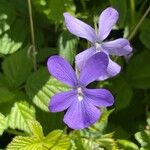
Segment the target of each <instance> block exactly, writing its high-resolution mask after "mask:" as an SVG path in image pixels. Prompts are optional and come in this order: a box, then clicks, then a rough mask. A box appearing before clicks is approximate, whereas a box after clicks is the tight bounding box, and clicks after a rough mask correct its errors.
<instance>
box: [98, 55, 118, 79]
mask: <svg viewBox="0 0 150 150" xmlns="http://www.w3.org/2000/svg"><path fill="white" fill-rule="evenodd" d="M120 71H121V66H120V65H118V64H117V63H116V62H114V61H112V60H111V59H110V58H109V63H108V66H107V72H106V74H104V75H102V76H100V77H99V78H98V80H101V81H102V80H106V79H108V78H111V77H114V76H116V75H117V74H118V73H120Z"/></svg>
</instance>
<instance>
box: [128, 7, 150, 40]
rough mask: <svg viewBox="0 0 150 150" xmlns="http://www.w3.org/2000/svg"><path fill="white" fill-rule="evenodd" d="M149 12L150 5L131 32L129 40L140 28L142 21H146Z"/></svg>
mask: <svg viewBox="0 0 150 150" xmlns="http://www.w3.org/2000/svg"><path fill="white" fill-rule="evenodd" d="M149 12H150V6H149V7H148V9H147V10H146V12H145V13H144V15H143V16H142V18H141V19H140V21H139V23H138V24H137V25H136V26H135V28H134V29H133V31H132V32H131V34H130V36H129V37H128V40H131V39H132V38H133V37H134V36H135V34H136V32H137V30H138V29H139V27H140V25H141V24H142V22H143V21H144V19H145V18H146V16H147V15H148V13H149Z"/></svg>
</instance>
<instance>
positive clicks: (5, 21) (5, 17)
mask: <svg viewBox="0 0 150 150" xmlns="http://www.w3.org/2000/svg"><path fill="white" fill-rule="evenodd" d="M14 19H15V11H14V5H12V3H11V2H6V1H5V0H1V5H0V35H1V34H2V33H3V32H5V31H7V30H9V29H10V25H12V23H13V21H14Z"/></svg>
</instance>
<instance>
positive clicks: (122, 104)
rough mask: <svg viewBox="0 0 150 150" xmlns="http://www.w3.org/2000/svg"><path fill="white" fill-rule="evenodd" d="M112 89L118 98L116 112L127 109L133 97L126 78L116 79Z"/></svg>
mask: <svg viewBox="0 0 150 150" xmlns="http://www.w3.org/2000/svg"><path fill="white" fill-rule="evenodd" d="M110 88H111V90H112V91H113V93H114V94H115V96H116V111H119V110H122V109H124V108H126V107H127V106H128V105H129V103H130V101H131V99H132V95H133V91H132V88H131V86H130V84H129V83H128V81H127V80H126V78H125V77H124V76H120V77H118V78H115V79H114V80H113V81H112V84H111V87H110ZM122 91H123V92H122Z"/></svg>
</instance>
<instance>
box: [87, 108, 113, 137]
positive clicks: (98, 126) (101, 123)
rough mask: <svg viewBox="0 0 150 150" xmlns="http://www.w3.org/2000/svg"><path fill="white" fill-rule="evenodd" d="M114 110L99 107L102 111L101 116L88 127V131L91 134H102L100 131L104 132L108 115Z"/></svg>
mask: <svg viewBox="0 0 150 150" xmlns="http://www.w3.org/2000/svg"><path fill="white" fill-rule="evenodd" d="M113 111H114V110H113V109H112V110H109V111H108V110H106V109H105V108H104V109H101V112H102V116H101V117H100V119H99V120H98V121H97V122H96V123H95V124H94V125H92V126H91V127H89V131H90V132H91V134H93V136H99V135H102V133H103V132H104V130H105V128H106V126H107V123H108V117H109V115H110V114H111V113H112V112H113Z"/></svg>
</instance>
